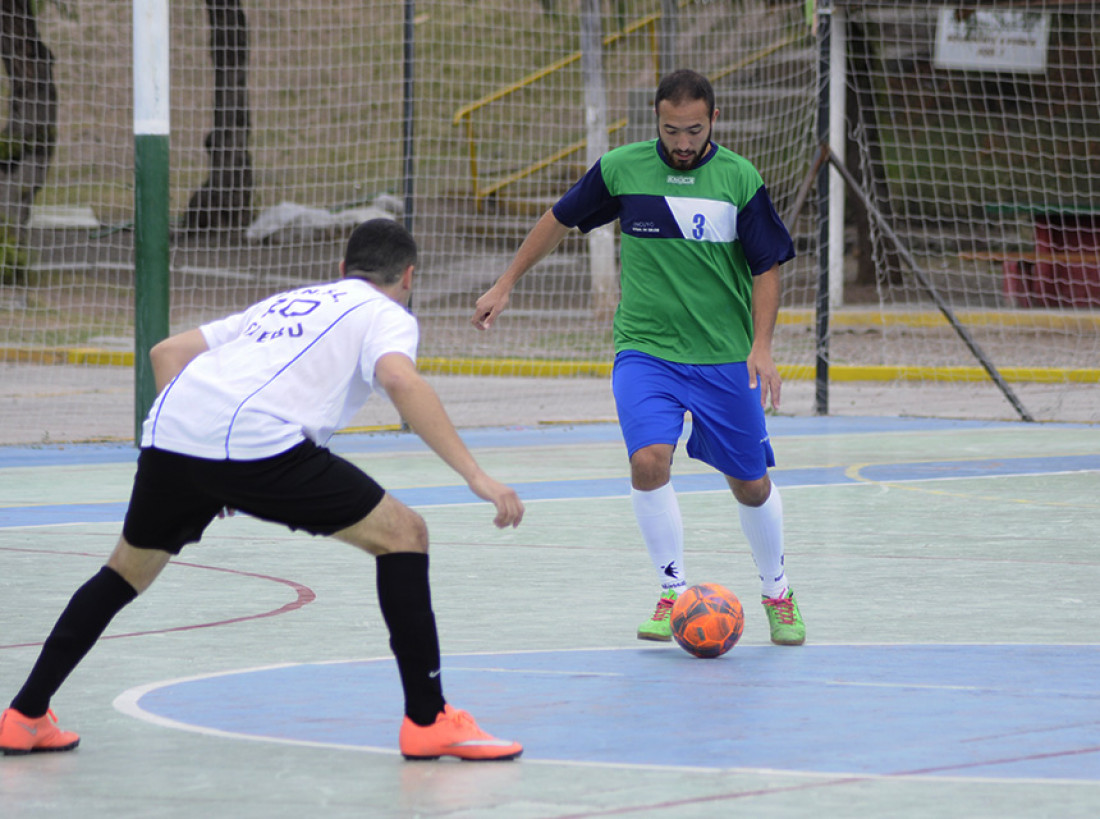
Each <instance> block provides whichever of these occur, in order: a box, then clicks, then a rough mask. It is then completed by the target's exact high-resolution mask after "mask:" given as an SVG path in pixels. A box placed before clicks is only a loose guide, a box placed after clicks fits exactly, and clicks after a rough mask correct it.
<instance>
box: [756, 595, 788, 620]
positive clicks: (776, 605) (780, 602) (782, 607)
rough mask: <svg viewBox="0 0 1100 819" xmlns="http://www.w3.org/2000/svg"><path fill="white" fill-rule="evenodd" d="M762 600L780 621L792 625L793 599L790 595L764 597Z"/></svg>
mask: <svg viewBox="0 0 1100 819" xmlns="http://www.w3.org/2000/svg"><path fill="white" fill-rule="evenodd" d="M763 602H764V605H765V606H767V607H768V608H770V609H772V610H773V611H774V612H775V613H776V615H777V616H778V617H779V622H780V623H782V624H783V625H785V626H793V625H794V601H793V600H792V599H791V598H790V597H765V598H764V601H763Z"/></svg>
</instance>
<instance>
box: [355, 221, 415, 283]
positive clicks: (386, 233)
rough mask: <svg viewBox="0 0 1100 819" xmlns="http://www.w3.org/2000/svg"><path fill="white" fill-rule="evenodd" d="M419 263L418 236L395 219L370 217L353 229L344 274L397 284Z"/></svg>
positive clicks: (375, 281) (376, 281) (371, 280)
mask: <svg viewBox="0 0 1100 819" xmlns="http://www.w3.org/2000/svg"><path fill="white" fill-rule="evenodd" d="M415 264H416V240H415V239H413V237H412V234H411V233H409V232H408V231H407V230H405V228H404V227H402V226H401V225H399V224H398V223H397V222H395V221H394V220H393V219H368V220H367V221H366V222H363V223H362V224H360V225H359V226H358V227H356V228H355V230H353V231H352V232H351V236H350V237H349V238H348V246H347V250H345V251H344V275H345V276H353V277H355V278H358V279H366V280H367V281H370V282H373V283H374V284H379V285H387V284H393V283H394V282H395V281H397V280H398V279H400V278H401V274H402V273H404V272H405V270H406V269H407V268H408V267H409V265H415Z"/></svg>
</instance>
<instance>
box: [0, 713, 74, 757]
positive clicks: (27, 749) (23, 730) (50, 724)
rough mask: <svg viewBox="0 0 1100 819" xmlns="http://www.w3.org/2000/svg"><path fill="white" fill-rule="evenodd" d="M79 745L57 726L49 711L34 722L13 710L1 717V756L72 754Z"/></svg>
mask: <svg viewBox="0 0 1100 819" xmlns="http://www.w3.org/2000/svg"><path fill="white" fill-rule="evenodd" d="M79 744H80V737H79V736H78V735H77V734H74V733H73V732H72V731H62V730H61V729H60V728H58V727H57V717H55V716H54V713H53V711H52V710H51V711H47V712H46V714H45V716H41V717H38V718H37V719H32V718H31V717H28V716H24V715H23V714H22V713H20V712H19V711H16V710H15V709H14V708H8V709H6V710H5V711H4V713H3V714H0V753H4V754H6V755H12V756H14V755H16V754H31V753H39V752H40V751H71V750H72V749H73V748H75V747H76V746H77V745H79Z"/></svg>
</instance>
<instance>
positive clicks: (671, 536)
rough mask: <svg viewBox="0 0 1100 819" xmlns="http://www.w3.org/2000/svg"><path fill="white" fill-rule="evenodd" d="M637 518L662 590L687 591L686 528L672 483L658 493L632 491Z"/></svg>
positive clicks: (632, 500) (655, 491) (631, 496)
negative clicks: (685, 574) (685, 578)
mask: <svg viewBox="0 0 1100 819" xmlns="http://www.w3.org/2000/svg"><path fill="white" fill-rule="evenodd" d="M630 500H631V502H632V503H633V504H634V517H635V519H636V520H637V521H638V528H639V529H641V530H642V540H644V541H645V546H646V549H648V550H649V559H650V560H652V561H653V568H655V569H656V570H657V575H658V577H660V579H661V588H662V589H675V590H676V592H677V593H679V592H682V591H683V590H684V589H685V588H686V587H687V582H686V581H685V580H684V524H683V520H682V519H681V517H680V502H679V501H678V500H677V499H676V492H675V491H674V490H673V488H672V484H671V483H666V484H665V485H664V486H662V487H660V488H659V489H653V490H648V491H647V490H642V489H631V490H630Z"/></svg>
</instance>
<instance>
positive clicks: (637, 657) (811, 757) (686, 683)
mask: <svg viewBox="0 0 1100 819" xmlns="http://www.w3.org/2000/svg"><path fill="white" fill-rule="evenodd" d="M443 677H444V680H445V682H444V686H445V688H444V690H445V692H446V694H447V697H448V699H449V700H450V701H451V702H453V703H454V704H455V705H456V706H457V707H460V708H466V709H468V710H469V711H470V712H471V713H473V714H474V716H475V717H476V718H477V719H478V721H479V722H480V723H481V724H482V726H483V727H484V728H485V729H486V730H488V731H490V732H491V733H494V734H496V735H498V736H502V737H507V738H510V739H515V740H517V741H519V742H521V743H523V744H524V746H525V751H524V757H525V758H526V759H530V760H542V761H568V762H581V763H591V764H611V765H657V766H667V767H669V768H692V769H708V770H727V769H774V770H782V771H791V772H803V773H818V774H820V773H826V774H837V775H869V776H870V775H873V776H880V775H896V776H936V775H939V776H952V777H982V778H994V779H1005V780H1014V779H1023V778H1027V779H1057V780H1081V781H1090V782H1097V781H1100V692H1098V691H1097V689H1096V686H1095V680H1096V679H1098V678H1100V645H1073V646H1068V645H1059V646H1040V645H976V646H975V645H822V646H803V647H802V648H799V649H789V648H777V647H774V646H737V647H735V648H734V649H733V651H731V652H730V653H729V654H727V655H725V656H723V657H720V658H718V659H716V660H698V659H695V658H693V657H690V656H688V655H687V654H686V653H684V652H682V651H680V650H679V649H678V648H675V647H662V648H657V649H650V648H647V649H642V648H633V649H606V650H582V651H536V652H529V653H515V654H507V653H505V654H489V655H486V654H458V655H447V656H445V657H444V659H443ZM115 705H116V707H118V708H119V709H120V710H122V711H124V712H125V713H128V714H131V715H133V716H137V717H139V718H142V719H146V720H149V721H152V722H157V723H159V724H163V725H169V726H172V727H176V728H182V729H185V730H192V731H198V732H202V733H211V734H218V735H222V736H234V737H240V738H249V739H258V740H268V741H274V742H288V743H295V744H297V743H301V744H310V745H323V746H332V747H339V748H346V749H352V750H369V751H384V752H393V751H394V750H395V749H396V743H397V730H398V726H399V723H400V715H401V713H402V699H401V694H400V683H399V679H398V674H397V670H396V667H395V665H394V663H393V661H392V660H388V659H387V660H367V661H348V662H340V663H324V664H302V665H287V666H277V667H271V668H261V669H251V670H242V671H239V672H234V673H228V674H221V675H217V676H210V677H198V678H191V679H187V680H177V681H170V682H165V683H158V684H154V685H151V686H143V687H141V688H137V689H132V690H131V691H129V692H126V693H125V694H123V695H121V696H120V697H119V698H118V700H116V703H115Z"/></svg>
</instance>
